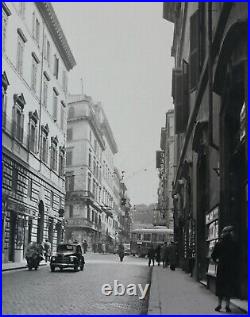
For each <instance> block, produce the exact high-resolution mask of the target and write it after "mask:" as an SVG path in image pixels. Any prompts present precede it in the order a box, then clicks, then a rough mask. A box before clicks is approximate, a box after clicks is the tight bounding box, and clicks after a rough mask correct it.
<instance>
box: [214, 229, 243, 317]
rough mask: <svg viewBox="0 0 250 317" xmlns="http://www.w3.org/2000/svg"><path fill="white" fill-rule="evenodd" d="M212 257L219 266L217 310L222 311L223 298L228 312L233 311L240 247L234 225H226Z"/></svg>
mask: <svg viewBox="0 0 250 317" xmlns="http://www.w3.org/2000/svg"><path fill="white" fill-rule="evenodd" d="M211 257H212V259H213V261H214V262H215V263H217V264H218V266H217V275H216V296H218V306H217V307H216V308H215V311H220V310H221V306H222V300H223V298H225V300H226V306H225V309H226V312H231V309H230V298H231V297H232V295H234V294H233V291H234V290H235V285H236V280H237V260H238V248H237V245H236V242H235V241H234V228H233V226H227V227H224V228H223V230H222V233H221V236H220V241H219V242H217V243H216V244H215V246H214V249H213V252H212V254H211Z"/></svg>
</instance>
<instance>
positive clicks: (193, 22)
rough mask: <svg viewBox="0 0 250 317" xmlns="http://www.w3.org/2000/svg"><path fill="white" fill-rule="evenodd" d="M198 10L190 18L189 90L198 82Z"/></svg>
mask: <svg viewBox="0 0 250 317" xmlns="http://www.w3.org/2000/svg"><path fill="white" fill-rule="evenodd" d="M199 19H200V15H199V10H197V11H195V13H194V14H193V15H192V16H191V17H190V56H189V63H190V89H191V90H193V89H195V88H196V87H197V83H198V80H199V46H200V43H199Z"/></svg>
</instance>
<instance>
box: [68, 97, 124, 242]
mask: <svg viewBox="0 0 250 317" xmlns="http://www.w3.org/2000/svg"><path fill="white" fill-rule="evenodd" d="M68 103H69V107H68V128H67V156H66V192H67V194H66V207H65V219H66V239H67V240H78V241H79V242H82V241H83V240H86V241H87V243H88V245H89V246H90V247H91V246H92V245H93V244H98V243H106V244H107V245H108V246H109V247H110V246H112V247H113V246H114V244H115V242H116V239H118V236H117V235H118V229H119V214H120V212H121V208H120V202H121V201H120V197H119V194H120V192H119V191H120V187H119V186H120V180H118V184H117V179H116V177H117V176H116V175H117V174H118V172H117V173H116V174H115V173H114V172H115V167H114V155H115V154H116V153H117V145H116V143H115V140H114V137H113V134H112V131H111V128H110V126H109V123H108V120H107V118H106V115H105V113H104V110H103V108H102V106H101V105H100V103H97V104H95V103H94V102H93V100H92V98H91V97H88V96H85V95H72V96H70V97H69V100H68Z"/></svg>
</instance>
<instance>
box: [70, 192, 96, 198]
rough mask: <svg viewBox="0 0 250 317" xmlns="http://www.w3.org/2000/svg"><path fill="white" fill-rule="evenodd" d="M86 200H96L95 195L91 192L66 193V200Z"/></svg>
mask: <svg viewBox="0 0 250 317" xmlns="http://www.w3.org/2000/svg"><path fill="white" fill-rule="evenodd" d="M73 198H86V199H94V198H95V197H94V195H93V194H92V193H91V192H90V191H89V190H73V191H67V192H66V199H73Z"/></svg>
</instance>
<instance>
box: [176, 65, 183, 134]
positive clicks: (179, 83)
mask: <svg viewBox="0 0 250 317" xmlns="http://www.w3.org/2000/svg"><path fill="white" fill-rule="evenodd" d="M174 74H175V75H174V96H175V98H174V105H175V133H176V134H179V133H182V132H184V131H185V128H184V125H183V113H184V109H183V108H184V103H183V99H184V98H183V72H182V69H179V68H177V69H175V70H174Z"/></svg>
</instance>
